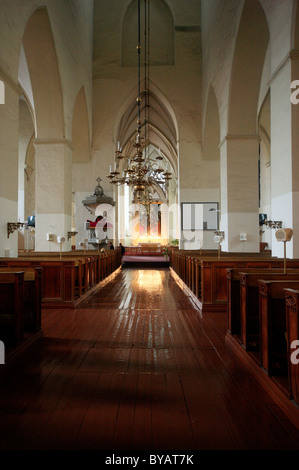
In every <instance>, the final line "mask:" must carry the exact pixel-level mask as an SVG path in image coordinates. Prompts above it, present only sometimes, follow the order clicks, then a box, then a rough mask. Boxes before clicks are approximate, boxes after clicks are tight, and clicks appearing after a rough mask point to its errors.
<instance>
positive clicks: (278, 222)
mask: <svg viewBox="0 0 299 470" xmlns="http://www.w3.org/2000/svg"><path fill="white" fill-rule="evenodd" d="M263 225H266V227H268V228H274V229H275V230H276V229H278V228H281V227H282V221H281V220H267V221H266V222H264V223H263Z"/></svg>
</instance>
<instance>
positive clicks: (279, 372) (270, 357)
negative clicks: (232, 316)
mask: <svg viewBox="0 0 299 470" xmlns="http://www.w3.org/2000/svg"><path fill="white" fill-rule="evenodd" d="M286 288H289V289H298V288H299V280H291V279H288V280H276V281H274V280H271V281H270V280H267V281H265V280H261V281H259V304H260V306H259V314H260V331H261V366H262V367H263V369H264V370H265V371H266V372H267V374H268V375H269V376H275V377H279V378H280V379H281V380H283V378H286V379H287V377H288V370H289V367H288V361H289V357H288V351H287V339H286V333H287V326H286V308H285V291H284V289H286ZM283 386H284V388H286V389H287V388H288V382H286V381H285V382H284V383H283Z"/></svg>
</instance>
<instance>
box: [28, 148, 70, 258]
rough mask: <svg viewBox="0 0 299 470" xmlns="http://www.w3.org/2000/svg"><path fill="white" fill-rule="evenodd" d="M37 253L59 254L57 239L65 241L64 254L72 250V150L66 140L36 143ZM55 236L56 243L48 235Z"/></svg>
mask: <svg viewBox="0 0 299 470" xmlns="http://www.w3.org/2000/svg"><path fill="white" fill-rule="evenodd" d="M34 145H35V158H36V211H35V212H36V215H35V250H36V251H60V245H59V244H58V243H57V236H61V237H64V238H65V242H64V243H63V245H62V251H70V250H71V239H69V240H68V236H67V233H68V232H69V231H71V228H72V148H71V146H70V143H69V142H67V141H65V140H49V141H43V140H36V141H35V142H34ZM48 233H52V234H54V241H48V240H47V234H48Z"/></svg>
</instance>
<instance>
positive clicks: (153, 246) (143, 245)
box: [137, 242, 161, 254]
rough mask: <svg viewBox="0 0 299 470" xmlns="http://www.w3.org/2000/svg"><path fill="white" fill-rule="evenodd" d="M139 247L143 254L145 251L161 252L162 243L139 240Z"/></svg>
mask: <svg viewBox="0 0 299 470" xmlns="http://www.w3.org/2000/svg"><path fill="white" fill-rule="evenodd" d="M137 247H138V248H139V250H138V251H139V252H140V253H141V254H144V253H161V243H151V242H139V243H138V245H137Z"/></svg>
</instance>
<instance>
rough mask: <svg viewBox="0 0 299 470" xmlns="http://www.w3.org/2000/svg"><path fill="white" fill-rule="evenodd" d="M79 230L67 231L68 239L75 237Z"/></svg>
mask: <svg viewBox="0 0 299 470" xmlns="http://www.w3.org/2000/svg"><path fill="white" fill-rule="evenodd" d="M77 233H78V232H76V231H72V232H67V239H68V240H69V239H70V238H72V237H74V236H75V235H77Z"/></svg>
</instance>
